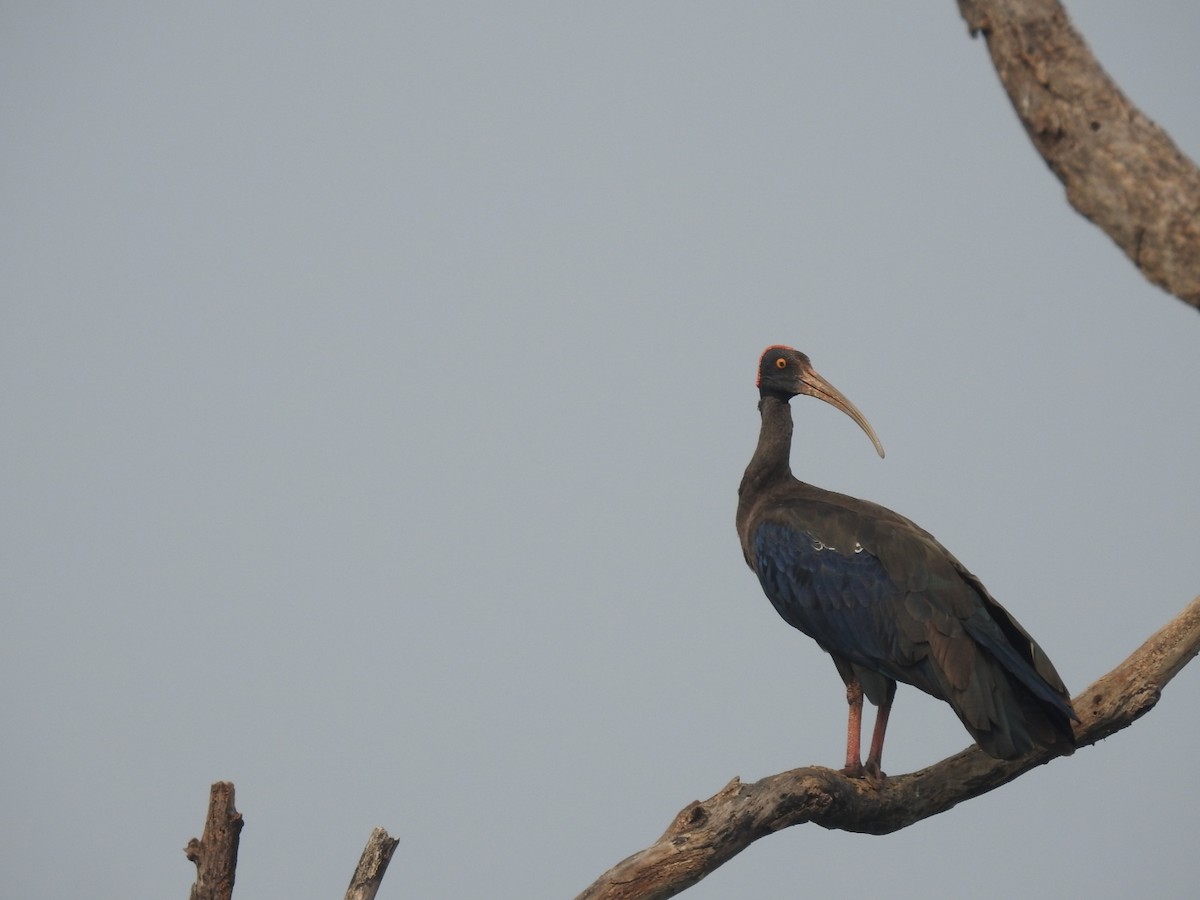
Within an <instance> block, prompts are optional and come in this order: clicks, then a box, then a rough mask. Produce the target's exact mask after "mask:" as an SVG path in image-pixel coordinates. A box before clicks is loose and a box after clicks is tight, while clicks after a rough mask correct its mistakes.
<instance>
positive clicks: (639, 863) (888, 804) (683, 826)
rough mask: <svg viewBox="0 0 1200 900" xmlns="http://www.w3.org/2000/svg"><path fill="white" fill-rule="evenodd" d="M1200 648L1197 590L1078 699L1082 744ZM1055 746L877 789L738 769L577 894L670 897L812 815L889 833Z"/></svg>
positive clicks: (1114, 724) (613, 898)
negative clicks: (744, 773) (748, 779)
mask: <svg viewBox="0 0 1200 900" xmlns="http://www.w3.org/2000/svg"><path fill="white" fill-rule="evenodd" d="M1198 652H1200V597H1197V598H1196V599H1195V600H1193V601H1192V602H1191V603H1190V604H1189V605H1188V606H1187V607H1186V608H1185V609H1184V610H1183V612H1181V613H1180V614H1179V615H1178V616H1176V617H1175V618H1174V619H1172V620H1171V621H1170V622H1169V623H1167V625H1165V626H1164V627H1163V628H1161V629H1159V631H1158V632H1156V633H1155V634H1154V635H1153V636H1152V637H1151V638H1150V639H1149V640H1147V641H1146V642H1145V643H1144V644H1142V646H1141V647H1139V648H1138V649H1137V650H1136V651H1135V652H1134V653H1133V654H1132V655H1131V656H1130V657H1129V658H1128V659H1126V660H1125V661H1124V662H1123V663H1121V664H1120V665H1119V666H1117V668H1115V669H1113V670H1112V671H1111V672H1109V673H1108V674H1107V675H1105V676H1104V677H1103V678H1101V679H1100V680H1098V681H1097V682H1096V683H1095V684H1093V685H1092V686H1091V687H1089V688H1088V689H1087V690H1085V691H1083V692H1082V693H1081V694H1079V696H1078V697H1076V698H1075V700H1074V703H1075V710H1076V712H1077V713H1078V714H1079V718H1080V722H1079V724H1078V725H1077V726H1076V729H1075V735H1076V740H1077V742H1078V745H1079V746H1080V747H1086V746H1088V745H1090V744H1094V743H1095V742H1096V741H1099V740H1101V739H1103V738H1106V737H1108V736H1109V735H1111V734H1114V733H1115V732H1117V731H1120V730H1121V729H1122V728H1125V727H1127V726H1129V725H1130V724H1132V723H1133V722H1134V721H1135V720H1136V719H1138V718H1140V717H1141V716H1143V715H1144V714H1145V713H1147V712H1149V711H1150V710H1151V709H1153V708H1154V705H1155V704H1156V703H1157V702H1158V698H1159V696H1160V695H1161V693H1162V689H1163V687H1164V686H1166V684H1167V682H1169V681H1170V680H1171V679H1172V678H1174V677H1175V675H1176V674H1178V672H1179V671H1180V670H1181V669H1182V668H1183V667H1184V666H1185V665H1187V663H1188V662H1190V661H1191V660H1192V659H1193V658H1194V657H1195V656H1196V654H1197V653H1198ZM1054 758H1055V757H1054V756H1053V755H1052V754H1048V753H1040V754H1032V755H1030V756H1027V757H1025V758H1023V759H1019V760H1011V761H1004V760H996V759H992V758H991V757H989V756H987V755H986V754H984V753H983V751H981V750H980V749H979V748H978V747H975V746H971V747H968V748H967V749H966V750H963V751H962V752H961V753H957V754H955V755H954V756H951V757H949V758H948V759H944V760H942V761H941V762H939V763H937V764H935V765H933V766H930V767H929V768H927V769H922V770H921V771H920V772H914V773H912V774H911V775H900V776H897V777H893V778H888V779H887V780H886V781H885V782H884V784H883V786H882V788H880V789H878V790H876V789H874V788H872V787H870V786H869V784H868V783H867V782H866V781H860V780H852V779H849V778H846V777H845V776H843V775H841V774H840V773H838V772H835V771H834V770H832V769H825V768H821V767H809V768H804V769H793V770H792V771H790V772H783V773H781V774H779V775H771V776H769V777H767V778H763V779H761V780H760V781H756V782H754V783H752V784H743V783H742V782H741V781H739V780H738V779H737V778H734V779H733V781H731V782H730V783H729V784H727V785H726V786H725V787H723V788H722V789H721V790H720V791H718V792H717V793H716V794H714V795H713V796H712V797H710V798H709V799H707V800H705V801H703V802H700V801H695V802H693V803H691V804H689V805H688V806H686V807H685V808H684V809H683V810H682V811H681V812H680V813H679V814H678V815H677V816H676V817H675V821H673V822H672V823H671V825H670V827H668V828H667V830H666V831H665V832H664V833H663V835H662V837H660V838H659V839H658V840H657V841H656V842H655V843H654V844H653V845H652V846H650V847H647V848H646V849H645V850H642V851H640V852H638V853H635V854H634V855H633V856H630V857H629V858H627V859H625V860H623V861H622V862H619V863H617V865H615V866H613V867H612V868H611V869H609V870H608V871H607V872H605V873H604V874H603V875H601V876H600V878H598V879H597V880H596V882H595V883H594V884H592V886H591V887H589V888H588V889H587V890H586V891H584V892H583V893H582V894H580V895H579V897H578V898H577V900H633V898H638V900H657V898H663V897H673V896H674V895H676V894H678V893H679V892H680V891H682V890H684V889H685V888H688V887H690V886H691V885H693V884H695V883H696V882H697V881H699V880H700V879H702V878H703V877H704V876H706V875H708V874H709V873H710V872H712V871H713V870H714V869H716V868H717V867H718V866H720V865H721V864H723V863H725V862H727V861H728V860H730V859H732V858H733V857H734V856H736V855H737V854H738V853H740V852H741V851H742V850H745V849H746V848H747V847H748V846H750V844H751V843H753V842H754V841H756V840H758V839H759V838H761V837H765V836H766V835H768V834H771V833H773V832H776V831H779V830H780V829H783V828H787V827H788V826H791V825H799V824H801V823H803V822H814V823H816V824H817V825H820V826H821V827H822V828H834V829H841V830H843V831H856V832H863V833H868V834H887V833H889V832H892V831H897V830H899V829H901V828H905V827H907V826H908V825H911V824H913V823H914V822H919V821H920V820H922V819H926V818H928V817H930V816H934V815H937V814H938V813H942V812H945V811H946V810H948V809H951V808H952V807H954V806H955V805H957V804H959V803H961V802H962V801H964V800H969V799H971V798H972V797H977V796H979V795H980V794H984V793H987V792H988V791H990V790H993V789H994V788H997V787H1000V786H1001V785H1003V784H1007V783H1008V782H1010V781H1012V780H1013V779H1015V778H1017V777H1019V776H1020V775H1023V774H1024V773H1025V772H1028V771H1029V770H1030V769H1033V768H1036V767H1037V766H1040V765H1043V764H1045V763H1047V762H1050V761H1051V760H1052V759H1054Z"/></svg>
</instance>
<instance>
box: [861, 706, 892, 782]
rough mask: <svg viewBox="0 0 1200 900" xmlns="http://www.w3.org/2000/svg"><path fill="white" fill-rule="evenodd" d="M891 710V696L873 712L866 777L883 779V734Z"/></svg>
mask: <svg viewBox="0 0 1200 900" xmlns="http://www.w3.org/2000/svg"><path fill="white" fill-rule="evenodd" d="M891 712H892V698H891V697H888V700H887V703H884V704H883V705H882V706H880V707H879V711H878V712H877V713H875V730H874V731H873V732H871V749H870V751H868V753H867V777H868V778H871V779H879V780H880V781H882V780H883V777H884V776H883V769H882V768H881V766H882V765H883V735H884V733H885V732H886V731H887V723H888V716H889V715H891Z"/></svg>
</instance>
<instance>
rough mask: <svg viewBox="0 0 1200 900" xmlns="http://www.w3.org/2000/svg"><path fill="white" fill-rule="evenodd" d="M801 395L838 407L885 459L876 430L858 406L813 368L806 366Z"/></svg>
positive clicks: (801, 376) (880, 456) (801, 383)
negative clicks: (856, 424)
mask: <svg viewBox="0 0 1200 900" xmlns="http://www.w3.org/2000/svg"><path fill="white" fill-rule="evenodd" d="M800 393H802V394H807V395H808V396H810V397H816V398H817V399H818V400H824V401H825V402H826V403H828V404H829V405H830V406H836V407H837V408H838V409H840V410H841V411H842V412H844V413H845V414H846V415H848V416H849V417H850V418H852V419H853V420H854V421H855V422H857V423H858V427H859V428H861V429H862V430H863V431H865V432H866V434H867V437H869V438H870V439H871V443H872V444H874V445H875V452H876V453H878V454H879V458H880V459H883V444H881V443H879V438H877V437H876V436H875V429H874V428H872V427H871V423H870V422H868V421H867V417H866V416H864V415H863V414H862V413H860V412H859V411H858V407H857V406H855V405H854V404H853V403H851V402H850V401H849V400H847V399H846V395H845V394H843V393H842V392H841V391H839V390H838V389H837V388H835V387H834V386H833V385H832V384H830V383H829V382H828V381H826V380H825V379H824V378H822V377H821V376H820V375H818V374H817V373H816V372H815V371H814V370H813V369H812V368H811V367H808V366H806V367H805V368H804V371H803V373H802V374H801V375H800Z"/></svg>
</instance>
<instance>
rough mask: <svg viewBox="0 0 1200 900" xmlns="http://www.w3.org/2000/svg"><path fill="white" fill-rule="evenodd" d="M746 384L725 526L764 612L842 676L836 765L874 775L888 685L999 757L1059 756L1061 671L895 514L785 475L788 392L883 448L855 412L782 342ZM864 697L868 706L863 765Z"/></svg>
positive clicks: (1063, 729) (1062, 738) (932, 543)
mask: <svg viewBox="0 0 1200 900" xmlns="http://www.w3.org/2000/svg"><path fill="white" fill-rule="evenodd" d="M758 390H759V402H758V408H759V412H760V413H761V415H762V428H761V431H760V433H759V437H758V447H757V448H755V451H754V457H753V458H752V459H751V460H750V465H749V466H747V467H746V474H745V475H744V476H743V478H742V484H741V487H740V488H739V489H738V510H737V529H738V535H739V536H740V537H741V541H742V552H743V553H744V554H745V556H746V562H747V563H748V564H749V566H750V568H751V569H753V570H754V572H755V574H757V575H758V580H759V582H760V583H761V584H762V588H763V591H764V592H765V593H766V595H767V597H768V598H769V599H770V600H771V604H772V605H773V606H774V607H775V610H776V611H777V612H778V613H779V615H780V616H782V617H783V619H784V621H785V622H787V623H788V624H789V625H791V626H793V627H795V628H798V629H799V630H800V631H803V632H804V633H805V634H807V635H808V636H809V637H811V638H812V639H813V640H815V641H816V642H817V643H818V644H819V645H820V646H821V648H822V649H824V650H825V651H826V652H827V653H829V654H830V655H831V656H832V657H833V662H834V664H835V665H836V666H837V670H838V673H839V674H840V675H841V676H842V680H843V681H844V682H845V683H846V699H847V701H848V702H849V704H850V720H849V726H848V728H847V733H846V767H845V769H843V770H842V771H843V772H845V773H846V774H848V775H852V776H855V777H866V778H868V779H870V780H872V781H876V782H877V781H878V780H879V779H881V778H882V777H883V773H882V771H881V769H880V765H881V762H882V758H883V736H884V732H885V730H886V729H887V721H888V713H889V712H890V711H891V707H892V698H893V697H894V696H895V693H896V682H898V681H902V682H904V683H905V684H911V685H913V686H914V687H918V688H920V689H921V690H923V691H925V693H927V694H930V695H932V696H934V697H937V698H938V699H939V700H945V701H946V702H947V703H949V704H950V706H951V708H953V710H954V712H955V713H957V714H958V717H959V719H961V720H962V723H963V725H965V726H966V728H967V731H969V732H970V733H971V735H972V737H974V738H975V740H976V741H977V742H978V744H979V746H980V747H982V748H983V750H984V751H985V752H987V753H988V754H990V755H991V756H994V757H996V758H998V759H1015V758H1017V757H1020V756H1024V755H1025V754H1026V753H1029V752H1030V751H1031V750H1033V749H1034V748H1036V747H1045V748H1055V749H1056V750H1058V752H1060V753H1064V754H1066V753H1070V752H1072V750H1073V749H1074V736H1073V734H1072V731H1071V720H1073V719H1076V716H1075V712H1074V710H1073V709H1072V708H1071V698H1070V695H1069V694H1068V693H1067V689H1066V687H1064V686H1063V682H1062V679H1061V678H1059V676H1058V673H1057V672H1056V671H1055V670H1054V666H1053V665H1052V664H1051V663H1050V660H1049V658H1047V656H1046V654H1045V653H1044V652H1043V651H1042V648H1041V647H1039V646H1038V645H1037V643H1036V642H1035V641H1034V640H1033V638H1031V637H1030V636H1029V634H1028V633H1027V632H1026V631H1025V629H1024V628H1022V627H1021V625H1020V624H1019V623H1018V622H1017V620H1016V619H1014V618H1013V617H1012V616H1011V615H1010V614H1009V613H1008V612H1007V611H1006V610H1005V609H1004V608H1003V607H1002V606H1001V605H1000V604H999V603H997V602H996V601H995V600H994V599H993V598H992V596H991V595H990V594H989V593H988V592H987V589H986V588H984V586H983V585H982V584H981V583H980V581H979V579H978V578H976V577H975V576H974V575H972V574H971V573H970V572H969V571H967V569H966V568H965V567H964V566H963V564H962V563H960V562H959V561H958V560H957V559H955V558H954V557H953V556H952V555H951V554H950V552H949V551H948V550H946V548H945V547H943V546H942V545H941V544H939V543H938V542H937V540H935V539H934V537H933V536H932V535H931V534H929V533H928V532H927V531H925V530H924V529H922V528H920V527H919V526H917V525H916V524H914V523H913V522H910V521H909V520H908V519H906V518H904V516H901V515H899V514H898V513H894V512H892V511H891V510H890V509H885V508H884V507H882V506H879V505H877V504H875V503H870V502H868V501H866V500H856V499H855V498H853V497H847V496H845V495H843V494H835V493H833V492H832V491H824V490H821V489H820V488H817V487H813V486H812V485H810V484H805V483H804V482H803V481H800V480H798V479H796V478H795V477H794V476H793V475H792V471H791V466H790V464H789V458H790V455H791V447H792V410H791V406H790V404H789V401H790V400H791V399H792V397H795V396H796V395H797V394H805V395H807V396H810V397H816V398H818V399H820V400H824V401H825V402H826V403H829V404H832V405H833V406H835V407H837V408H838V409H840V410H841V411H842V412H844V413H845V414H846V415H848V416H849V417H850V418H852V419H853V420H854V421H855V422H857V423H858V425H859V427H860V428H862V430H863V431H865V432H866V434H867V437H869V438H870V439H871V442H872V443H873V444H874V445H875V449H876V451H878V453H879V455H880V456H881V457H882V456H883V446H882V445H881V444H880V443H879V438H877V437H876V436H875V431H874V429H873V428H871V425H870V423H869V422H867V420H866V418H865V417H864V416H863V414H862V413H860V412H859V411H858V409H857V408H856V407H855V406H854V404H852V403H851V402H850V401H849V400H847V399H846V398H845V397H844V396H843V395H842V393H841V392H840V391H838V390H837V389H836V388H834V387H833V385H831V384H830V383H829V382H828V381H826V380H825V379H824V378H822V377H821V376H820V375H818V374H817V373H816V371H814V369H813V367H812V364H811V363H810V362H809V359H808V357H807V356H805V355H804V354H803V353H800V352H799V351H797V350H794V349H792V348H791V347H783V346H773V347H768V348H767V349H766V351H765V352H764V353H763V355H762V358H761V359H760V360H759V364H758ZM864 694H865V695H866V697H867V699H868V700H870V701H871V703H873V704H875V705H876V706H878V707H879V711H878V713H877V715H876V718H875V730H874V733H873V735H872V737H871V748H870V751H869V752H868V754H867V762H866V765H865V766H864V765H863V763H862V757H861V755H860V752H861V751H860V734H861V728H862V705H863V695H864Z"/></svg>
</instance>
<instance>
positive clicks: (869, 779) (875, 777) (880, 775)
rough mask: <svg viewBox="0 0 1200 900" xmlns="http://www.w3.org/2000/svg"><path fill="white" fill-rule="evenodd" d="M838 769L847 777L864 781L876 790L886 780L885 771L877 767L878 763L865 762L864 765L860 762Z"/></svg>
mask: <svg viewBox="0 0 1200 900" xmlns="http://www.w3.org/2000/svg"><path fill="white" fill-rule="evenodd" d="M839 771H840V772H841V773H842V774H843V775H845V776H846V777H847V778H853V779H855V780H858V781H865V782H866V783H867V784H868V785H870V786H871V787H872V788H875V789H876V790H878V789H879V788H881V787H883V783H884V781H886V780H887V773H885V772H884V771H883V770H882V769H880V768H879V763H873V762H867V764H866V765H865V766H864V765H863V764H862V763H857V764H855V765H848V766H845V767H844V768H842V769H840V770H839Z"/></svg>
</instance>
